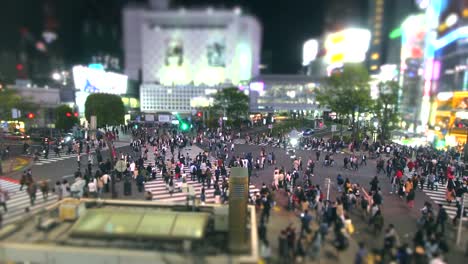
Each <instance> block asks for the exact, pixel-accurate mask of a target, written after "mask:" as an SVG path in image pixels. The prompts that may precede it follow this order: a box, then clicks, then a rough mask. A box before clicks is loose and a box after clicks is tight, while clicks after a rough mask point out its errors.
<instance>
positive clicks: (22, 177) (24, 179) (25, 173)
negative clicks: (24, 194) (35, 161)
mask: <svg viewBox="0 0 468 264" xmlns="http://www.w3.org/2000/svg"><path fill="white" fill-rule="evenodd" d="M27 177H28V173H27V172H26V171H23V174H21V178H20V185H21V186H20V189H19V190H20V191H22V190H23V186H24V185H26V186H28V185H27V183H26V181H27Z"/></svg>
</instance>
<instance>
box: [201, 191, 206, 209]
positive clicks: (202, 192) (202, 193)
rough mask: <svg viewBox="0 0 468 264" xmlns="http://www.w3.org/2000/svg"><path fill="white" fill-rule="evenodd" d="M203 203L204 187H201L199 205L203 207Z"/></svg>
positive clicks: (204, 198) (204, 199) (204, 196)
mask: <svg viewBox="0 0 468 264" xmlns="http://www.w3.org/2000/svg"><path fill="white" fill-rule="evenodd" d="M205 201H206V194H205V187H202V188H201V192H200V203H201V205H205Z"/></svg>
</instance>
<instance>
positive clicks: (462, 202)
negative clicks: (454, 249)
mask: <svg viewBox="0 0 468 264" xmlns="http://www.w3.org/2000/svg"><path fill="white" fill-rule="evenodd" d="M467 196H468V195H467V194H466V193H465V194H464V195H463V196H462V201H461V208H462V210H461V215H460V220H459V222H458V231H457V245H458V246H460V247H461V246H462V245H461V235H462V228H463V214H464V211H465V200H466V199H467Z"/></svg>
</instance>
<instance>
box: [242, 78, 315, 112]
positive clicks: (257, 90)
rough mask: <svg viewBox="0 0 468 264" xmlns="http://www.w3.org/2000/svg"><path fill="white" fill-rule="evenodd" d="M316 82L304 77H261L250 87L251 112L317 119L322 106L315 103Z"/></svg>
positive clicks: (313, 79)
mask: <svg viewBox="0 0 468 264" xmlns="http://www.w3.org/2000/svg"><path fill="white" fill-rule="evenodd" d="M318 85H319V81H318V79H317V78H313V77H310V76H305V75H273V74H272V75H260V76H257V77H255V78H253V79H252V81H251V82H250V85H249V98H250V112H253V113H288V114H293V113H297V114H298V115H313V116H315V115H317V114H319V112H318V111H319V110H320V105H319V103H318V102H317V101H316V100H315V89H316V88H317V86H318Z"/></svg>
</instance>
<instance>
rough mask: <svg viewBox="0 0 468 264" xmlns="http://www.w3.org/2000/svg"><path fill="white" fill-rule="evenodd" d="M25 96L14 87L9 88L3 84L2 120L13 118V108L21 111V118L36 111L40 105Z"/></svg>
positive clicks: (0, 104)
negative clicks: (13, 88)
mask: <svg viewBox="0 0 468 264" xmlns="http://www.w3.org/2000/svg"><path fill="white" fill-rule="evenodd" d="M28 99H29V98H24V97H22V96H21V95H19V94H18V93H17V91H15V90H12V89H7V88H5V87H4V86H3V85H2V89H0V120H11V119H12V110H13V108H15V109H18V110H20V111H21V113H22V115H21V116H20V117H19V118H18V119H19V120H25V119H26V118H25V114H26V113H27V112H36V111H37V109H38V108H39V106H38V105H37V104H35V103H33V102H31V101H30V100H28Z"/></svg>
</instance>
